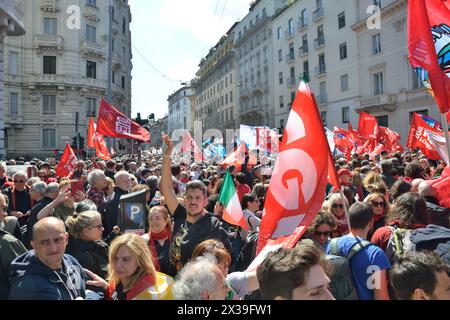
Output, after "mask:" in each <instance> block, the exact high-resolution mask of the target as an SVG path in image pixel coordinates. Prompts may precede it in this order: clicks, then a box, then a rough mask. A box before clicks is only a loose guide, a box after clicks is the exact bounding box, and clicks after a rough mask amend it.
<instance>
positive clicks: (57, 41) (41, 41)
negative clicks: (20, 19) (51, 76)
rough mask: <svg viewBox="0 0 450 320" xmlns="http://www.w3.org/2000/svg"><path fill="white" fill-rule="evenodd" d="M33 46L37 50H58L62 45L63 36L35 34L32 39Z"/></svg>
mask: <svg viewBox="0 0 450 320" xmlns="http://www.w3.org/2000/svg"><path fill="white" fill-rule="evenodd" d="M33 47H34V48H35V49H38V50H44V49H45V50H48V49H50V50H56V51H60V50H62V49H63V47H64V38H63V37H62V36H59V35H50V34H36V35H35V36H34V40H33Z"/></svg>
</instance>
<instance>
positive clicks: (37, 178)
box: [27, 177, 41, 187]
mask: <svg viewBox="0 0 450 320" xmlns="http://www.w3.org/2000/svg"><path fill="white" fill-rule="evenodd" d="M38 182H41V179H40V178H39V177H31V178H30V179H28V181H27V185H29V186H30V187H31V186H32V185H33V184H35V183H38Z"/></svg>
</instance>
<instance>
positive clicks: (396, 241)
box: [386, 226, 414, 264]
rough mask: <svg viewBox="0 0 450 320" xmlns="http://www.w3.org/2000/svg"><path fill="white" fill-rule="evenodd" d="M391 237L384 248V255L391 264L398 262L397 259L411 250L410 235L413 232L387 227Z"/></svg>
mask: <svg viewBox="0 0 450 320" xmlns="http://www.w3.org/2000/svg"><path fill="white" fill-rule="evenodd" d="M389 229H391V235H390V237H389V241H388V243H387V246H386V255H387V256H388V258H389V261H390V262H391V264H395V263H397V262H398V259H399V258H400V257H401V256H402V255H404V254H405V253H407V252H408V251H410V250H411V248H412V243H411V239H410V238H411V233H412V232H413V231H414V230H411V229H404V228H398V227H396V226H389Z"/></svg>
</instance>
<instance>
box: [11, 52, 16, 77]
mask: <svg viewBox="0 0 450 320" xmlns="http://www.w3.org/2000/svg"><path fill="white" fill-rule="evenodd" d="M9 73H10V74H13V75H16V74H17V52H10V53H9Z"/></svg>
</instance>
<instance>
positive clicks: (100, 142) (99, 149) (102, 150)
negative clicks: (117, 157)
mask: <svg viewBox="0 0 450 320" xmlns="http://www.w3.org/2000/svg"><path fill="white" fill-rule="evenodd" d="M95 154H96V155H97V157H99V158H100V159H102V160H105V161H108V160H111V154H110V153H109V150H108V146H107V145H106V141H105V138H104V137H103V136H102V135H101V134H98V133H97V134H96V135H95Z"/></svg>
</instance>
